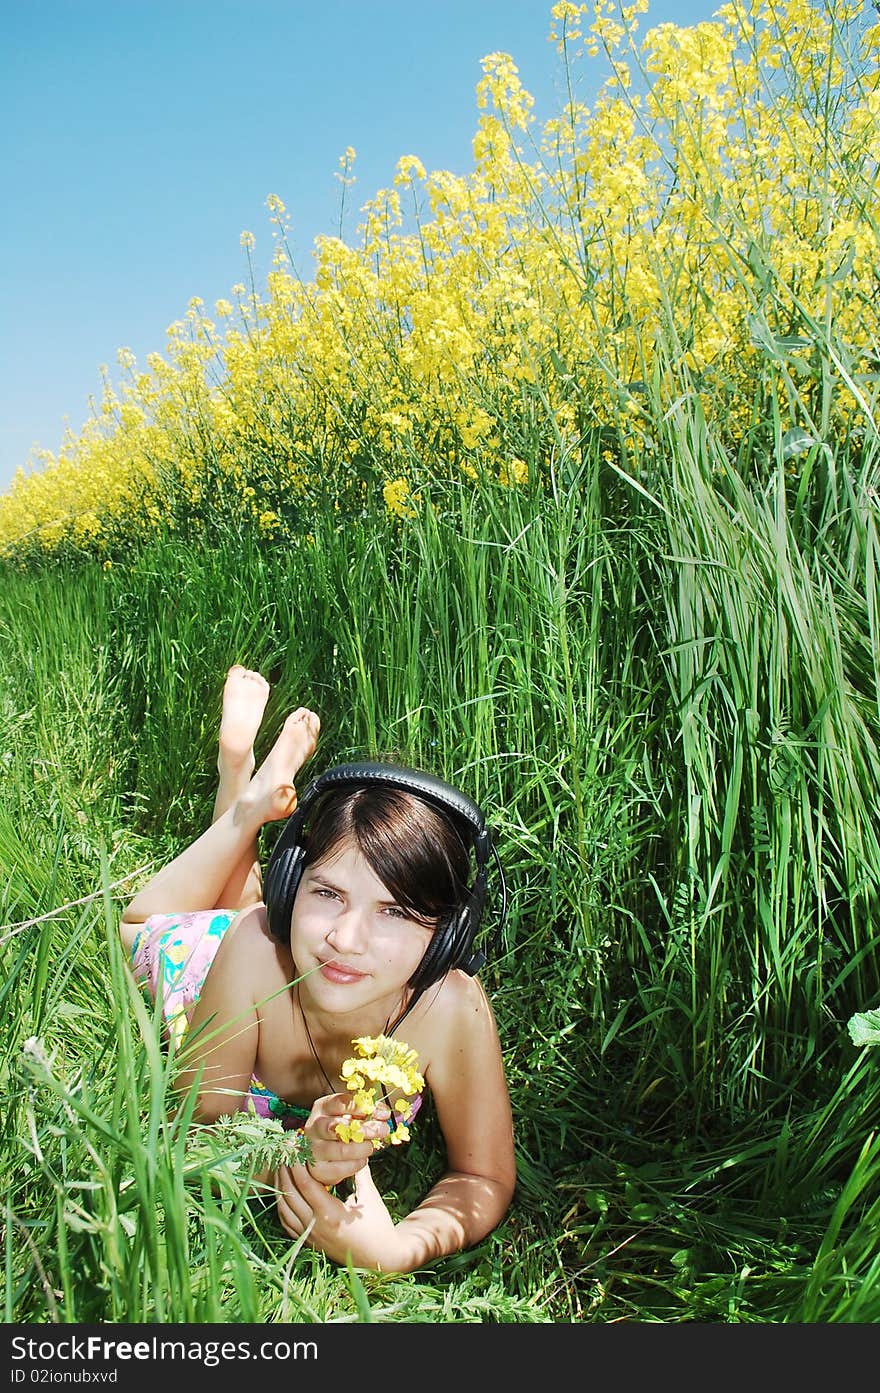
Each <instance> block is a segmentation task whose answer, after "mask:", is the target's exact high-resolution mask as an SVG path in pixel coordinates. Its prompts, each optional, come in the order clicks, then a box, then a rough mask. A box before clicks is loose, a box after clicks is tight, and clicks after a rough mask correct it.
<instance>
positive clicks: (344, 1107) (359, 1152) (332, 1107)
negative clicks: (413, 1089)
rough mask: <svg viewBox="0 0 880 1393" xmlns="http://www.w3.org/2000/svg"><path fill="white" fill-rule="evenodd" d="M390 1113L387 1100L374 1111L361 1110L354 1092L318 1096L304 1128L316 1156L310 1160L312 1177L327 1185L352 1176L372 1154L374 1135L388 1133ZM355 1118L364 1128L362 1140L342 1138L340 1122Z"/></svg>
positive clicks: (383, 1135)
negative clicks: (353, 1102)
mask: <svg viewBox="0 0 880 1393" xmlns="http://www.w3.org/2000/svg"><path fill="white" fill-rule="evenodd" d="M389 1116H390V1111H389V1108H388V1107H387V1105H386V1104H385V1103H379V1104H377V1106H376V1108H375V1109H374V1111H373V1112H371V1113H364V1112H357V1111H356V1110H355V1109H354V1108H353V1107H352V1097H351V1094H350V1093H331V1094H329V1095H328V1096H327V1097H326V1098H318V1099H317V1100H316V1102H315V1103H314V1105H313V1107H312V1111H311V1114H310V1116H309V1120H308V1122H307V1123H306V1125H305V1127H304V1128H303V1131H304V1132H305V1134H306V1136H307V1137H308V1139H309V1141H310V1142H311V1146H312V1160H311V1161H309V1164H308V1171H309V1175H310V1176H311V1177H312V1179H313V1180H316V1181H318V1183H319V1184H320V1185H324V1186H328V1185H340V1184H341V1183H342V1182H343V1181H344V1180H350V1179H351V1177H352V1176H354V1175H356V1174H357V1173H358V1171H360V1170H361V1169H362V1168H363V1167H364V1166H365V1165H366V1164H367V1162H368V1161H369V1159H370V1157H371V1156H372V1154H373V1140H374V1138H379V1137H387V1135H388V1133H389V1131H390V1128H389V1126H388V1120H387V1119H388V1117H389ZM353 1118H357V1120H358V1121H359V1122H360V1124H361V1126H362V1128H363V1132H364V1140H363V1141H362V1142H356V1141H342V1140H341V1139H340V1138H339V1137H338V1136H337V1135H336V1131H335V1128H336V1124H337V1123H338V1122H350V1121H351V1120H352V1119H353Z"/></svg>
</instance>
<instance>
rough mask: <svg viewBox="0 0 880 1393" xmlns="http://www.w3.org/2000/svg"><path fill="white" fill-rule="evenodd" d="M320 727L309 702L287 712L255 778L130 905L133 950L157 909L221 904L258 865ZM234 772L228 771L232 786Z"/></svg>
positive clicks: (290, 806)
mask: <svg viewBox="0 0 880 1393" xmlns="http://www.w3.org/2000/svg"><path fill="white" fill-rule="evenodd" d="M320 727H321V723H320V721H319V719H318V717H317V716H316V715H315V713H314V712H313V711H309V710H307V709H306V708H305V707H303V706H301V707H299V708H298V709H297V710H296V711H294V713H293V714H292V715H291V716H288V717H287V720H286V721H285V722H284V725H283V727H282V729H281V733H280V735H279V736H278V739H277V740H276V742H275V744H274V745H273V746H272V749H271V750H270V751H269V753H268V755H267V756H266V758H265V759H264V761H263V763H262V764H261V765H260V768H259V769H258V770H257V772H256V774H254V776H253V778H252V779H250V781H249V782H248V783H247V784H246V786H244V787H243V788H242V789H241V791H240V792H238V793H237V794H231V793H230V794H229V796H230V797H231V798H232V801H231V802H230V803H229V806H228V807H226V808H225V809H223V810H222V811H218V812H217V813H216V816H215V820H214V821H213V822H212V823H211V826H210V827H209V828H208V830H207V832H203V833H202V835H201V836H200V837H199V838H198V840H197V841H195V842H193V843H192V844H191V845H190V846H188V847H187V848H186V850H185V851H183V852H181V854H180V855H179V856H177V857H176V858H175V859H174V860H173V861H171V862H170V863H169V864H168V865H167V866H164V867H163V868H162V870H160V871H158V872H157V874H156V875H155V876H154V877H153V879H152V880H151V881H149V882H148V883H147V884H146V885H145V886H144V888H143V889H142V890H140V891H138V893H137V894H136V895H135V897H134V899H133V900H132V901H131V903H130V904H129V905H128V908H127V909H126V910H125V912H124V913H123V916H122V923H121V925H120V932H121V934H122V938H123V941H124V942H125V944H126V946H127V947H128V948H129V949H130V948H131V944H132V942H133V940H134V936H135V934H136V932H137V930H138V928H139V927H140V925H142V924H143V923H144V922H145V921H146V920H147V919H149V917H150V915H152V914H172V913H185V912H186V911H188V910H199V909H212V908H215V907H217V906H219V905H220V902H221V896H222V895H223V893H224V891H225V890H226V887H227V886H228V885H229V882H230V878H231V877H232V876H233V875H234V874H235V873H236V872H237V870H238V868H239V867H241V866H243V865H244V863H245V862H247V863H248V864H249V865H250V864H253V861H252V856H253V848H254V845H255V843H256V839H257V834H258V832H259V830H260V828H261V827H263V826H264V825H265V824H266V823H267V822H273V821H277V820H278V819H280V818H286V817H289V816H290V814H291V813H292V812H293V810H294V808H295V807H296V790H295V788H294V784H293V780H294V778H295V777H296V775H297V773H298V772H299V770H300V769H301V768H302V766H303V765H304V764H305V762H306V760H308V759H310V758H311V756H312V754H313V753H314V750H315V745H316V743H317V739H318V732H319V730H320ZM230 777H231V776H230V775H229V774H228V775H227V780H226V788H227V790H229V787H230ZM222 780H223V775H222V774H221V782H222ZM233 782H234V780H233ZM224 796H225V795H224ZM223 907H224V908H233V907H234V906H228V905H227V906H223Z"/></svg>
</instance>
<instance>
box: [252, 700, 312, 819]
mask: <svg viewBox="0 0 880 1393" xmlns="http://www.w3.org/2000/svg"><path fill="white" fill-rule="evenodd" d="M320 729H321V722H320V720H319V719H318V717H317V716H316V715H315V713H314V711H310V710H309V709H308V707H306V706H298V707H297V709H296V710H295V711H294V712H293V714H292V715H290V716H288V717H287V720H286V721H285V722H284V725H283V726H282V727H281V733H280V735H279V736H278V739H277V740H276V741H275V744H274V745H273V746H272V748H271V750H270V751H269V753H268V754H267V756H266V758H265V759H264V760H263V763H262V764H261V765H260V767H259V769H258V770H257V772H256V774H255V775H254V777H253V778H252V779H251V781H250V783H249V784H248V787H247V795H246V796H247V799H248V802H249V803H250V804H251V806H252V807H254V808H255V809H256V810H257V811H258V813H259V815H260V818H261V820H262V821H265V822H269V821H271V820H273V819H275V818H281V817H290V815H291V813H292V812H293V811H294V809H295V808H296V789H295V788H294V786H293V781H294V779H295V778H296V775H297V774H298V773H299V771H300V769H301V768H302V767H303V765H304V764H305V762H306V760H308V759H311V757H312V755H313V754H314V752H315V746H316V745H317V743H318V732H319V731H320Z"/></svg>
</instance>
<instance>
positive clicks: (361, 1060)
mask: <svg viewBox="0 0 880 1393" xmlns="http://www.w3.org/2000/svg"><path fill="white" fill-rule="evenodd" d="M351 1043H352V1046H353V1048H354V1051H355V1054H354V1056H353V1057H352V1058H351V1059H346V1061H345V1063H344V1064H343V1065H342V1068H341V1070H340V1073H341V1075H342V1077H343V1079H344V1080H345V1082H346V1086H347V1087H348V1089H349V1092H350V1093H351V1094H352V1106H353V1107H355V1108H357V1109H358V1111H361V1112H372V1111H373V1109H374V1108H375V1106H376V1097H377V1094H378V1091H379V1089H380V1088H381V1089H382V1090H383V1092H385V1091H388V1090H390V1089H395V1090H396V1089H399V1090H400V1092H401V1094H403V1095H405V1096H403V1097H400V1098H397V1099H396V1100H395V1103H394V1110H395V1112H396V1113H397V1114H398V1119H397V1126H396V1127H395V1129H394V1131H393V1132H392V1133H391V1134H390V1135H389V1136H388V1137H385V1138H382V1139H379V1138H374V1140H373V1150H374V1151H376V1150H378V1149H379V1147H381V1146H385V1145H388V1144H389V1143H390V1144H391V1145H392V1146H400V1145H402V1143H404V1142H407V1141H409V1128H408V1127H407V1125H406V1123H405V1121H404V1120H403V1116H404V1114H405V1113H408V1112H409V1108H410V1103H411V1101H412V1099H413V1097H415V1095H417V1094H419V1093H421V1091H422V1089H423V1088H424V1086H425V1080H424V1078H423V1076H422V1075H421V1074H420V1073H419V1070H418V1068H417V1065H418V1056H417V1054H416V1052H415V1050H413V1049H410V1047H409V1045H406V1044H404V1042H403V1041H402V1040H393V1039H391V1037H390V1036H388V1035H376V1036H369V1035H364V1036H361V1037H360V1038H358V1039H357V1040H352V1042H351ZM335 1131H336V1135H337V1136H338V1137H339V1138H340V1139H341V1140H342V1141H357V1142H360V1141H363V1140H364V1132H363V1127H362V1124H361V1122H360V1120H359V1119H358V1118H356V1117H353V1118H352V1119H351V1121H350V1122H337V1124H336V1127H335Z"/></svg>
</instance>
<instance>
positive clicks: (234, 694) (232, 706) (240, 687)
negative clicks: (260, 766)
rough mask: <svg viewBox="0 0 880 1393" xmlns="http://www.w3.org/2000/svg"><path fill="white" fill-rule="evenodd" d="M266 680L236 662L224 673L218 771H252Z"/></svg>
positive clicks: (226, 773) (266, 692)
mask: <svg viewBox="0 0 880 1393" xmlns="http://www.w3.org/2000/svg"><path fill="white" fill-rule="evenodd" d="M268 700H269V683H268V682H267V681H266V679H265V677H261V675H260V674H259V673H258V672H252V671H251V670H250V669H249V668H246V667H242V666H241V664H240V663H237V664H236V665H235V666H234V667H231V668H230V669H229V672H228V673H227V674H226V682H225V684H224V687H223V710H222V714H221V717H220V742H219V744H220V748H219V753H218V756H217V772H218V773H219V775H220V777H221V779H222V778H224V776H230V775H232V776H236V777H240V776H241V774H242V773H243V774H244V775H245V776H246V777H249V776H250V775H251V774H252V773H253V770H254V765H255V763H256V760H255V759H254V740H255V739H256V736H257V731H258V730H259V729H260V722H261V721H262V719H263V712H264V711H265V709H266V702H267V701H268Z"/></svg>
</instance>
